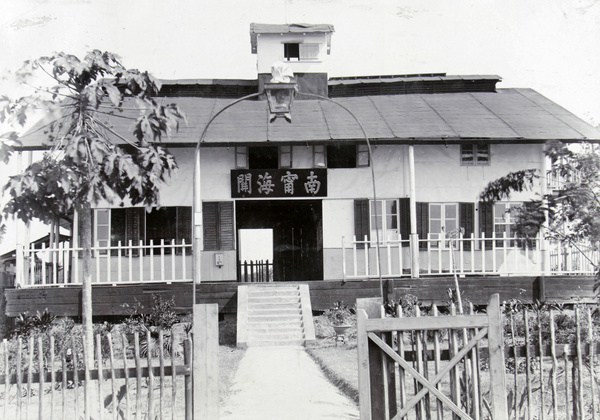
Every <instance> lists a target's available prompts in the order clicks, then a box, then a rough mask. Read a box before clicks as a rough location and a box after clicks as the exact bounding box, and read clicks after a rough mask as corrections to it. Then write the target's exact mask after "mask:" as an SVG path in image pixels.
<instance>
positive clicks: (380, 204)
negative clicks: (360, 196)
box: [370, 199, 400, 242]
mask: <svg viewBox="0 0 600 420" xmlns="http://www.w3.org/2000/svg"><path fill="white" fill-rule="evenodd" d="M370 220H371V227H370V233H371V241H374V240H375V238H376V237H377V233H379V241H381V242H387V241H389V240H394V239H398V235H399V228H398V227H399V226H400V211H399V206H398V200H396V199H392V200H377V201H373V200H371V201H370Z"/></svg>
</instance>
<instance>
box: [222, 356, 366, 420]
mask: <svg viewBox="0 0 600 420" xmlns="http://www.w3.org/2000/svg"><path fill="white" fill-rule="evenodd" d="M220 418H221V419H227V420H234V419H244V420H246V419H261V420H270V419H286V420H287V419H290V420H294V419H298V420H300V419H302V420H305V419H358V418H359V416H358V408H357V407H356V405H355V404H354V403H353V402H352V401H351V400H349V399H348V398H347V397H346V396H344V395H342V394H341V393H340V392H339V391H338V390H337V388H335V387H334V386H333V385H331V384H330V383H329V381H328V380H327V378H325V376H324V375H323V373H322V372H321V370H320V369H319V367H318V366H317V365H316V364H315V362H314V361H313V360H312V359H311V358H310V357H309V356H308V355H307V354H306V352H305V351H304V348H302V347H250V348H248V349H247V350H246V352H245V354H244V357H243V358H242V360H241V361H240V365H239V368H238V370H237V372H236V373H235V377H234V379H233V384H232V389H231V393H230V395H229V398H227V400H226V401H224V402H223V404H222V406H221V409H220Z"/></svg>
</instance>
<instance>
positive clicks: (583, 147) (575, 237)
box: [480, 142, 600, 289]
mask: <svg viewBox="0 0 600 420" xmlns="http://www.w3.org/2000/svg"><path fill="white" fill-rule="evenodd" d="M545 153H546V156H547V157H548V158H549V160H550V161H551V168H550V173H549V179H550V184H551V185H550V186H549V188H548V192H547V193H546V194H545V195H538V196H536V198H534V199H532V200H529V201H526V202H524V203H523V205H522V206H521V207H517V208H516V209H515V210H514V213H511V216H514V217H515V220H516V229H515V233H516V236H517V237H518V238H526V239H533V238H535V237H536V236H537V235H538V234H539V232H540V231H541V230H542V227H544V228H545V234H546V237H547V238H548V239H550V240H556V241H562V242H566V243H568V244H569V245H571V246H573V247H574V248H575V249H577V250H579V251H580V252H581V253H582V255H584V256H585V258H588V259H589V257H588V256H587V254H585V253H584V252H583V251H584V249H583V247H582V244H583V243H584V242H591V243H597V242H598V241H600V155H599V154H598V149H597V147H596V146H595V145H593V144H578V145H576V146H568V145H565V144H563V143H560V142H550V143H548V144H547V145H546V149H545ZM536 182H546V174H540V173H539V170H538V169H526V170H522V171H517V172H511V173H509V174H507V175H505V176H504V177H502V178H499V179H496V180H494V181H492V182H490V183H489V184H488V185H487V186H486V188H485V189H484V190H483V191H482V193H481V194H480V198H481V199H482V200H483V201H487V202H496V201H500V200H506V199H509V197H510V194H511V193H513V192H519V191H523V190H526V189H531V188H533V186H534V185H535V183H536ZM590 262H591V263H592V264H593V265H594V266H595V267H596V269H597V270H598V269H599V263H600V262H599V261H591V260H590ZM597 277H598V274H597ZM599 286H600V283H597V284H596V286H595V288H596V289H598V287H599Z"/></svg>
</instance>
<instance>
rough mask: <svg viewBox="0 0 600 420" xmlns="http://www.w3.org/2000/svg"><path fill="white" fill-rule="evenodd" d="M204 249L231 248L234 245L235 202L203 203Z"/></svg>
mask: <svg viewBox="0 0 600 420" xmlns="http://www.w3.org/2000/svg"><path fill="white" fill-rule="evenodd" d="M202 209H203V223H204V249H205V250H206V251H219V250H231V249H234V247H233V242H234V241H233V202H232V201H223V202H214V203H202Z"/></svg>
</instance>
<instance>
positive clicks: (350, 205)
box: [323, 200, 354, 248]
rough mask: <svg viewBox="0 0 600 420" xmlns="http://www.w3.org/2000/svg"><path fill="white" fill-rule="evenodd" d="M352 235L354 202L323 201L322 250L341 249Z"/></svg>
mask: <svg viewBox="0 0 600 420" xmlns="http://www.w3.org/2000/svg"><path fill="white" fill-rule="evenodd" d="M353 235H354V200H323V248H341V246H342V236H344V237H346V240H351V239H352V236H353Z"/></svg>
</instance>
